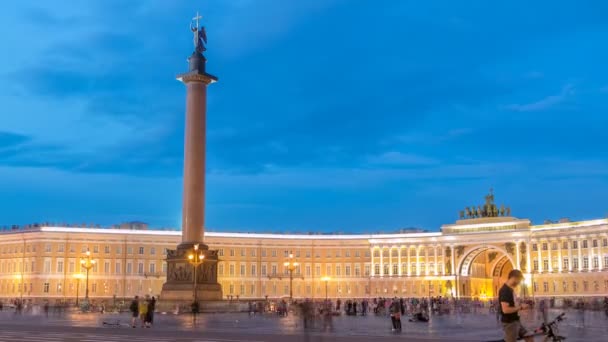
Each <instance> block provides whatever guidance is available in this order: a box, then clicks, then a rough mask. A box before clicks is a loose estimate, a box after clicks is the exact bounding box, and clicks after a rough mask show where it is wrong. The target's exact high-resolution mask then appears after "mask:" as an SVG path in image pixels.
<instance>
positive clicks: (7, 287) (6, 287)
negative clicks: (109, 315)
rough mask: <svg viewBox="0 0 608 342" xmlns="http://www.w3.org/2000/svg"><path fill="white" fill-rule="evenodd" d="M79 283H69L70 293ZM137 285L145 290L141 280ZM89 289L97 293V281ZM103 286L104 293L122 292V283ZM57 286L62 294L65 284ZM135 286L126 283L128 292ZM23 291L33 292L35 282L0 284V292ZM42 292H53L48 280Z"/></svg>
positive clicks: (83, 288)
mask: <svg viewBox="0 0 608 342" xmlns="http://www.w3.org/2000/svg"><path fill="white" fill-rule="evenodd" d="M77 284H78V283H74V282H70V283H69V284H68V291H69V293H74V292H75V291H76V286H77ZM136 285H137V286H136V287H137V291H139V293H141V292H142V290H143V285H144V284H142V283H141V282H139V283H137V284H136ZM85 286H86V285H85V283H84V282H80V291H79V292H81V293H85ZM89 286H90V287H89V291H90V292H91V293H97V283H96V282H94V281H91V282H90V284H89ZM101 287H102V288H103V293H104V294H108V293H110V290H113V292H112V293H114V294H118V293H120V289H121V287H120V284H119V283H114V285H113V286H112V287H113V289H111V288H110V286H109V285H108V284H107V283H104V284H102V286H101ZM54 288H55V293H56V294H62V293H63V284H62V283H61V282H59V283H57V284H55V286H54ZM132 288H133V286H132V284H131V283H127V284H126V290H127V292H131V290H132ZM22 291H23V293H24V294H29V293H32V292H33V291H34V284H33V283H29V284H27V283H10V284H4V283H2V285H1V286H0V293H15V294H19V293H22ZM42 292H43V293H51V284H50V283H48V282H45V283H43V284H42Z"/></svg>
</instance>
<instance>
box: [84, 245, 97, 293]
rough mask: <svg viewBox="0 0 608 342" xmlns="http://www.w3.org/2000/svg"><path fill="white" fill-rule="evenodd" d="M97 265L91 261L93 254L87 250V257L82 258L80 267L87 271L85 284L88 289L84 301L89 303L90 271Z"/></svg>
mask: <svg viewBox="0 0 608 342" xmlns="http://www.w3.org/2000/svg"><path fill="white" fill-rule="evenodd" d="M95 263H96V261H95V260H93V259H91V252H90V251H89V250H88V249H87V253H86V257H84V258H80V266H81V267H82V268H84V269H85V270H87V278H86V283H85V284H86V287H85V292H84V293H85V294H84V299H85V300H86V301H87V302H88V301H89V271H90V270H91V268H93V267H94V266H95Z"/></svg>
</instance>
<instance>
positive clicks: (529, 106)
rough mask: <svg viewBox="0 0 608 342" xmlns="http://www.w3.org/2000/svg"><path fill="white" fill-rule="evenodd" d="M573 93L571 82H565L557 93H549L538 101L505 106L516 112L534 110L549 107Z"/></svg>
mask: <svg viewBox="0 0 608 342" xmlns="http://www.w3.org/2000/svg"><path fill="white" fill-rule="evenodd" d="M574 94H575V89H574V86H573V85H572V84H566V85H565V86H564V87H563V88H562V90H561V91H560V93H559V94H556V95H549V96H547V97H544V98H542V99H540V100H538V101H535V102H531V103H526V104H512V105H509V106H507V108H508V109H510V110H514V111H517V112H535V111H539V110H547V109H551V108H553V107H555V106H558V105H560V104H562V103H564V102H565V101H567V100H568V98H569V97H571V96H573V95H574Z"/></svg>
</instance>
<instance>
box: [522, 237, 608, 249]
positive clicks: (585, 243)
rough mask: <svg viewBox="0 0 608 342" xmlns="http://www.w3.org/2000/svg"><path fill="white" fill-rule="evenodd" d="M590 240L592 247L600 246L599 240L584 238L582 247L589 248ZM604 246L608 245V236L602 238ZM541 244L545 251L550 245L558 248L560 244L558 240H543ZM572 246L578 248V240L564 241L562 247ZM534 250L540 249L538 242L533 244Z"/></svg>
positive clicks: (552, 247)
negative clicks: (549, 241) (548, 241)
mask: <svg viewBox="0 0 608 342" xmlns="http://www.w3.org/2000/svg"><path fill="white" fill-rule="evenodd" d="M589 241H591V247H592V248H597V247H599V241H598V240H596V239H593V240H582V243H581V248H589ZM601 241H602V247H608V238H606V239H602V240H601ZM540 245H541V249H542V250H543V251H546V250H548V249H549V247H551V250H557V247H558V246H559V245H558V243H557V242H552V243H551V244H549V243H547V242H543V243H542V244H540ZM570 246H572V248H578V240H572V241H563V242H562V249H568V247H570ZM532 250H533V251H538V244H537V243H533V244H532Z"/></svg>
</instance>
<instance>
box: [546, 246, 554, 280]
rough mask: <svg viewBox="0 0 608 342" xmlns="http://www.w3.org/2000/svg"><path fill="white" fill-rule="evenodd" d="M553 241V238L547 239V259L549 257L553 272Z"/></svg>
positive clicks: (550, 269) (550, 267) (550, 270)
mask: <svg viewBox="0 0 608 342" xmlns="http://www.w3.org/2000/svg"><path fill="white" fill-rule="evenodd" d="M552 244H553V242H552V241H551V240H548V241H547V259H549V270H548V271H549V273H551V272H553V259H552V257H551V247H553V246H552Z"/></svg>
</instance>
